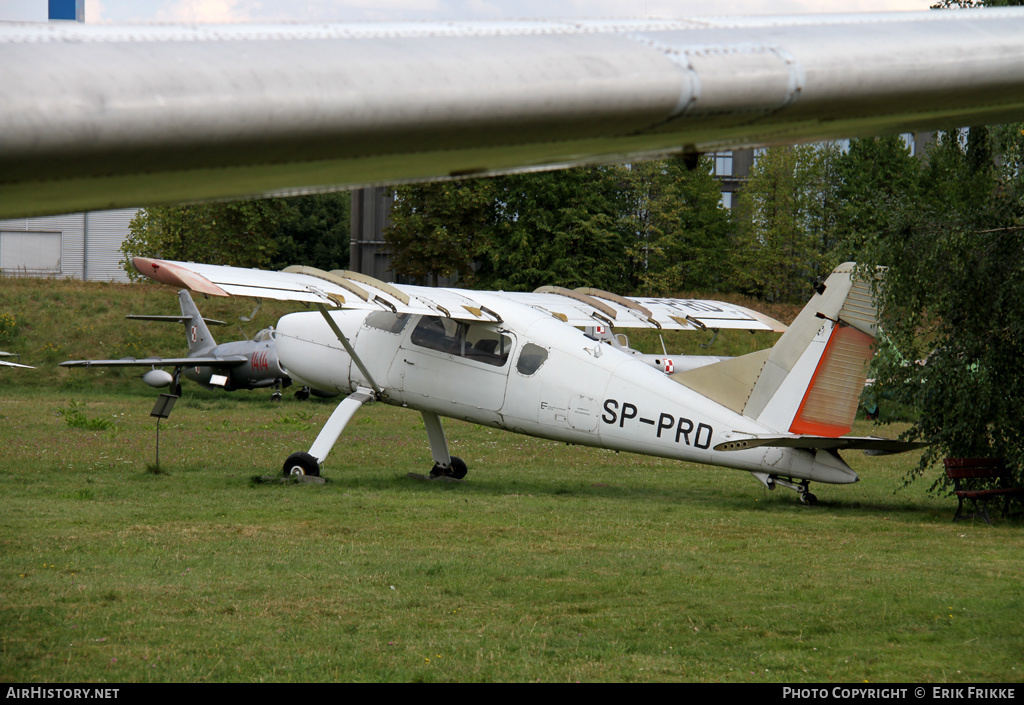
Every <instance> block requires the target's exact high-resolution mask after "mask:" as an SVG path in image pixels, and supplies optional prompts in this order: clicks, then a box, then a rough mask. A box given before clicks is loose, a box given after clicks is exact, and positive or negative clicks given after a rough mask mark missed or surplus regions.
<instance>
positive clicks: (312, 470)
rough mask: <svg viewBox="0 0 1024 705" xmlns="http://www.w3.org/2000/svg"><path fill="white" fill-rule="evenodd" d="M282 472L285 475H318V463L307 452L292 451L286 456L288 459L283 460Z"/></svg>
mask: <svg viewBox="0 0 1024 705" xmlns="http://www.w3.org/2000/svg"><path fill="white" fill-rule="evenodd" d="M283 474H284V476H285V477H289V476H291V475H309V476H310V477H320V463H318V462H317V461H316V458H314V457H313V456H312V455H310V454H309V453H303V452H299V453H292V454H291V455H289V456H288V460H286V461H284V472H283Z"/></svg>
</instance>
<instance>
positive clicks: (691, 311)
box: [132, 257, 786, 332]
mask: <svg viewBox="0 0 1024 705" xmlns="http://www.w3.org/2000/svg"><path fill="white" fill-rule="evenodd" d="M132 262H133V264H134V266H135V268H136V269H137V270H138V271H139V272H140V273H141V274H143V275H145V276H147V277H150V278H152V279H156V280H157V281H159V282H162V283H164V284H168V285H170V286H175V287H186V288H188V289H191V290H192V291H196V292H199V293H203V294H207V295H210V296H249V297H255V298H266V299H276V300H280V301H297V302H302V303H307V304H321V305H324V306H330V307H343V308H353V309H364V310H371V311H392V312H395V313H409V314H419V315H426V316H444V317H446V318H455V319H458V320H463V321H471V322H486V323H500V322H501V321H502V320H503V316H502V312H501V309H502V303H503V302H505V301H507V302H509V303H512V304H515V305H524V306H530V307H532V308H535V309H539V310H541V311H545V312H547V313H548V314H550V315H551V316H553V317H555V318H558V319H559V320H561V321H564V322H565V323H568V324H569V325H572V326H599V325H606V326H609V327H613V328H664V329H667V330H696V329H700V330H703V329H705V328H734V329H740V330H760V331H775V332H782V331H784V330H785V329H786V326H784V325H783V324H782V323H780V322H779V321H776V320H774V319H772V318H769V317H768V316H765V315H763V314H760V313H758V312H756V311H752V310H750V309H747V308H744V307H742V306H738V305H735V304H728V303H722V302H720V301H703V300H696V299H653V298H627V297H622V296H617V295H615V294H612V293H610V292H606V291H600V290H598V289H562V288H559V287H542V288H541V289H538V290H537V291H535V292H533V293H515V292H503V291H499V292H493V291H489V292H474V291H469V290H464V289H446V288H434V287H423V286H410V285H407V284H388V283H386V282H382V281H380V280H378V279H374V278H373V277H369V276H367V275H364V274H358V273H355V272H348V271H342V270H335V271H332V272H324V271H322V270H319V269H315V268H313V267H289V268H287V269H286V270H284V271H281V272H273V271H267V270H262V269H244V268H241V267H224V266H220V265H212V264H197V263H195V262H171V261H167V260H157V259H150V258H146V257H136V258H135V259H134V260H133V261H132ZM478 299H479V300H478ZM483 301H486V302H487V303H486V304H485V303H483Z"/></svg>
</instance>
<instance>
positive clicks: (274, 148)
mask: <svg viewBox="0 0 1024 705" xmlns="http://www.w3.org/2000/svg"><path fill="white" fill-rule="evenodd" d="M1022 36H1024V9H1022V8H988V9H983V10H970V11H946V12H925V13H891V14H882V15H832V16H828V15H813V16H806V17H789V18H786V17H767V18H746V19H739V18H719V19H700V20H693V21H663V22H658V21H648V20H637V21H623V22H597V21H584V22H561V23H559V22H532V23H524V22H519V23H477V24H444V25H436V24H422V25H420V24H404V25H395V24H383V25H372V24H370V25H315V26H312V25H311V26H305V25H287V26H261V25H246V26H219V25H218V26H207V27H202V26H189V27H140V26H128V27H118V26H104V25H97V26H91V25H70V26H56V25H50V24H47V25H34V24H13V23H4V24H0V76H2V83H0V85H2V86H3V90H2V94H0V218H6V217H12V216H19V215H33V214H41V213H53V212H68V211H74V210H89V209H97V208H114V207H120V206H138V205H146V204H152V203H157V202H179V201H185V200H198V199H212V198H229V197H243V196H251V195H260V194H268V193H274V192H284V191H288V190H293V189H318V188H319V189H328V188H336V187H341V186H357V185H370V184H382V183H396V182H401V181H403V180H424V179H435V178H451V177H459V176H466V175H478V174H488V173H500V172H503V171H511V170H516V169H537V168H551V167H557V166H565V165H570V164H582V163H592V162H597V161H610V160H623V159H626V158H632V157H635V156H656V155H663V154H669V153H694V152H704V151H711V150H716V149H728V148H733V147H741V146H753V145H766V144H779V143H788V142H796V141H812V140H819V139H826V138H834V137H850V136H857V135H874V134H881V133H886V132H890V133H891V132H897V131H911V130H919V129H931V128H935V127H940V126H947V127H955V126H962V125H969V124H979V123H991V122H1000V121H1007V120H1010V119H1021V117H1022V115H1024V42H1022V41H1021V37H1022Z"/></svg>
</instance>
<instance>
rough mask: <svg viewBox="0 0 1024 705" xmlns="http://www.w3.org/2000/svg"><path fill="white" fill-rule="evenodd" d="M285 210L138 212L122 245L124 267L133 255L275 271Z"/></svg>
mask: <svg viewBox="0 0 1024 705" xmlns="http://www.w3.org/2000/svg"><path fill="white" fill-rule="evenodd" d="M283 212H284V206H283V204H282V203H281V201H280V200H279V199H278V200H264V201H238V202H234V203H202V204H196V205H187V206H155V207H152V208H146V209H144V210H141V211H139V212H138V214H137V215H136V216H135V218H134V219H132V222H131V223H130V224H129V227H128V237H127V238H125V240H124V242H123V243H122V244H121V252H122V253H123V254H124V260H123V261H122V264H123V265H124V267H125V270H126V271H127V272H128V273H129V275H133V274H134V268H133V267H132V266H131V258H132V257H140V256H141V257H158V258H161V259H171V260H183V261H193V262H209V263H211V264H229V265H233V266H236V267H269V266H270V263H271V262H272V261H273V258H274V256H275V255H276V254H277V251H278V248H279V244H278V243H277V242H276V241H275V239H274V233H275V232H276V230H277V225H278V223H279V221H280V219H281V217H282V215H283Z"/></svg>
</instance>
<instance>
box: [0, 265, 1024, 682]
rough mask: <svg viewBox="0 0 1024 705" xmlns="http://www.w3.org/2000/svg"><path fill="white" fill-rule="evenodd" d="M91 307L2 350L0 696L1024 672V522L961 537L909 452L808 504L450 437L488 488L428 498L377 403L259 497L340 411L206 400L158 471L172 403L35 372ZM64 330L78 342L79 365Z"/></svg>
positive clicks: (703, 478) (975, 676)
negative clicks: (273, 686)
mask: <svg viewBox="0 0 1024 705" xmlns="http://www.w3.org/2000/svg"><path fill="white" fill-rule="evenodd" d="M78 286H83V285H82V284H81V283H78ZM88 291H89V292H91V289H89V290H88ZM148 291H150V290H147V292H148ZM152 291H155V292H159V293H153V294H149V293H147V296H150V295H152V296H158V297H163V298H166V299H170V300H171V308H172V309H173V305H174V301H173V300H174V296H173V292H169V290H167V289H163V290H159V289H153V290H152ZM17 292H21V293H20V294H19V293H17ZM16 294H17V295H18V296H22V297H24V299H25V300H26V301H28V300H30V299H31V296H32V294H30V293H26V291H21V290H20V289H18V290H17V291H16ZM10 296H15V294H10ZM79 298H80V299H81V301H76V302H75V303H74V304H72V303H70V302H67V301H59V302H58V301H56V300H53V301H51V304H52V306H53V307H55V308H57V309H58V310H57V311H56V312H55V315H54V317H53V320H52V321H43V320H41V319H42V318H43V315H42V314H40V313H38V312H35V311H34V310H33V309H29V308H22V309H21V310H22V312H23V313H22V315H23V316H24V319H23V321H22V323H21V327H20V330H18V331H15V335H13V336H11V337H9V338H8V339H7V340H6V341H0V348H3V349H8V350H13V351H16V352H22V354H23V359H22V361H23V362H26V363H28V364H38V365H40V367H41V370H39V371H25V370H0V384H2V385H3V386H2V387H0V458H2V459H3V462H2V463H0V493H2V494H0V496H2V500H0V502H2V505H0V506H2V507H3V511H2V512H0V681H2V682H14V683H40V682H83V681H101V682H149V681H156V682H160V681H170V682H183V681H184V682H222V681H274V682H278V681H403V682H407V681H534V680H541V681H545V682H560V681H569V682H572V681H590V682H593V681H722V682H750V681H755V682H785V683H810V682H815V683H820V682H830V681H831V682H846V683H850V682H863V681H870V682H920V683H931V682H968V681H969V682H974V683H977V682H981V681H988V682H1019V681H1020V680H1021V674H1022V673H1024V624H1022V622H1021V619H1020V615H1021V613H1022V608H1024V587H1022V586H1024V531H1022V523H1021V521H1020V520H997V521H996V522H995V524H994V525H993V526H987V525H985V524H984V523H978V522H961V523H957V524H954V523H953V522H952V516H953V512H954V509H955V500H952V499H950V498H949V497H935V496H931V495H929V494H928V492H927V488H928V486H929V485H930V484H931V480H930V479H928V478H926V479H923V480H920V481H918V482H917V483H915V484H913V485H911V486H910V487H909V488H902V484H903V477H904V474H905V473H906V471H907V470H908V469H909V468H910V467H911V466H912V465H913V464H914V463H915V461H916V458H915V456H914V454H907V455H903V456H889V457H869V456H865V455H862V454H860V453H849V454H848V455H847V459H848V461H849V462H850V464H851V465H852V466H853V467H854V468H855V469H856V470H857V471H858V473H860V475H861V478H862V480H861V482H860V483H858V484H856V485H851V486H828V485H820V484H818V485H814V486H813V489H814V492H815V493H816V494H817V496H818V499H819V504H818V506H815V507H805V506H802V505H800V504H799V503H798V501H797V499H796V495H795V493H793V492H790V491H788V490H785V489H779V490H776V491H775V492H768V491H767V490H765V489H764V488H763V487H762V486H761V485H760V484H758V483H757V482H756V481H754V480H753V479H752V478H751V477H750V475H749V474H747V473H743V472H739V471H734V470H722V469H717V468H710V467H705V466H697V465H691V464H687V463H679V462H672V461H667V460H661V459H657V458H646V457H640V456H631V455H626V454H621V455H620V454H616V453H613V452H607V451H599V450H593V449H586V448H579V447H571V446H566V445H562V444H558V443H554V442H550V441H544V440H538V439H533V438H527V437H523V436H516V435H512V434H507V433H502V432H500V431H495V430H493V429H487V428H483V427H476V426H472V425H469V424H465V423H461V422H454V421H446V432H447V434H448V438H449V441H450V444H451V447H452V452H453V453H454V454H456V455H459V456H461V457H462V458H464V459H465V460H466V461H467V464H468V465H469V469H470V473H469V475H468V477H467V481H466V482H464V483H439V482H419V481H416V480H412V479H409V478H407V477H406V474H407V473H410V472H415V473H425V472H426V471H427V470H428V469H429V466H430V464H431V459H430V451H429V447H428V445H427V442H426V432H425V430H424V429H423V424H422V421H421V420H420V417H419V415H418V414H417V413H415V412H411V411H408V410H402V409H395V408H392V407H387V406H384V405H381V404H376V405H373V406H370V407H368V408H365V409H363V410H361V411H360V412H359V414H358V415H357V416H356V417H355V419H353V421H352V423H351V424H350V425H349V427H348V428H347V429H346V431H345V433H344V434H343V436H342V438H341V440H340V441H339V442H338V444H337V445H336V446H335V448H334V451H333V453H332V455H331V457H330V458H329V459H328V461H327V464H326V467H325V471H324V474H325V476H326V477H327V478H328V482H327V483H326V484H324V485H307V484H280V483H276V482H273V483H267V482H257V481H254V478H258V477H259V476H263V475H276V474H277V473H278V472H279V471H280V467H281V463H282V462H283V460H284V458H285V457H286V456H287V455H288V454H289V453H291V452H292V451H295V450H305V449H308V447H309V445H310V443H311V442H312V440H313V438H314V437H315V436H316V433H317V431H318V429H319V427H320V425H321V424H322V423H323V422H324V421H325V420H326V418H327V417H328V416H329V414H330V412H331V411H332V409H333V403H331V402H325V401H321V400H311V401H308V402H298V401H296V400H294V399H293V398H291V397H290V396H288V395H286V396H285V399H284V400H283V401H282V402H280V403H276V404H275V403H272V402H270V401H269V394H267V393H266V392H238V393H234V394H217V393H213V392H205V391H201V390H198V389H197V388H196V386H195V385H189V386H186V388H185V397H184V398H182V399H181V400H180V401H179V402H178V405H177V406H176V407H175V409H174V413H173V414H172V416H171V418H170V419H168V420H166V421H164V422H162V423H161V427H160V430H161V435H160V441H161V447H160V456H161V464H160V472H155V471H154V470H155V468H154V467H153V466H154V450H155V447H154V446H155V431H156V423H155V419H153V418H151V417H150V416H149V411H150V409H151V407H152V405H153V402H154V398H155V395H156V393H155V391H154V390H150V389H148V388H146V387H143V386H142V385H141V384H139V383H138V381H133V380H131V379H130V377H129V376H125V377H123V378H119V377H116V376H110V375H109V373H102V375H108V376H100V375H99V374H97V373H92V372H85V371H80V372H83V373H85V374H86V376H85V377H76V376H73V375H72V374H70V373H69V371H67V370H54V369H53V368H52V367H51V366H49V365H47V364H46V363H45V362H43V361H42V360H39V359H29V354H30V353H33V352H34V351H35V350H36V349H40V348H41V347H42V345H41V344H40V343H39V342H37V339H35V338H31V337H30V335H34V333H33V332H32V331H39V330H43V329H44V328H45V327H46V326H61V325H63V326H65V327H70V326H75V325H79V326H81V325H85V322H83V320H82V319H80V318H79V319H77V320H76V319H75V315H76V314H74V310H72V306H92V305H94V304H93V303H92V302H90V301H86V299H88V298H89V297H87V296H84V295H82V296H80V297H79ZM40 299H41V300H42V301H43V302H45V301H48V300H49V299H47V298H46V294H45V292H44V293H43V294H41V295H40ZM154 301H155V300H154ZM142 303H146V301H142ZM3 304H4V300H3V299H2V298H0V313H3V312H4V306H3ZM19 305H21V306H25V307H27V306H28V304H27V303H22V304H19ZM61 307H64V308H61ZM247 307H249V306H248V304H242V305H240V306H239V308H247ZM108 308H109V309H110V310H111V312H112V314H113V313H114V312H116V313H117V316H116V317H115V318H119V316H120V315H121V314H123V313H124V312H135V313H162V312H167V313H174V312H175V311H173V310H170V311H161V310H152V309H150V308H146V309H145V310H140V307H137V306H135V305H133V306H132V308H131V309H129V311H124V310H123V309H124V305H123V302H122V303H121V304H120V305H118V303H117V302H116V301H115V302H113V303H111V304H109V305H108ZM249 308H250V310H251V307H249ZM25 311H28V312H27V313H25ZM204 312H205V311H204ZM248 312H249V311H248V310H246V311H244V313H248ZM219 315H226V314H219ZM95 318H96V320H95V321H94V322H93V324H94V325H108V324H106V323H103V322H102V321H103V320H105V317H104V314H100V313H97V314H96V316H95ZM265 324H266V323H264V325H265ZM109 325H110V327H111V331H113V330H114V328H116V323H115V324H109ZM132 325H134V324H132ZM121 326H122V327H124V325H123V321H122V323H121ZM168 329H169V330H168V333H167V335H169V336H170V337H169V338H168V342H167V343H161V344H167V345H177V346H179V347H175V348H173V349H172V350H168V351H167V352H178V351H179V350H180V346H181V345H182V342H181V341H180V340H178V339H177V338H178V336H179V335H180V330H178V329H177V327H176V326H171V327H168ZM104 330H106V329H104ZM106 335H111V336H113V335H114V332H110V333H107V332H103V333H100V334H98V336H97V337H99V336H106ZM69 336H70V334H69ZM69 336H65V337H64V338H61V339H60V340H59V341H57V342H59V343H60V344H61V345H64V346H66V348H65V352H69V353H70V354H68V355H67V357H73V356H79V354H80V353H79V352H78V349H79V348H81V347H84V346H85V341H83V340H82V339H81V337H79V338H78V339H75V338H72V337H69ZM227 337H230V336H227ZM90 344H92V343H91V342H90ZM91 350H92V349H90V351H89V352H85V353H84V354H81V356H83V357H86V356H91V355H92V354H94V353H93V352H91ZM151 352H160V351H159V350H147V351H144V354H149V353H151ZM723 354H724V353H723ZM61 359H65V358H61ZM21 373H30V374H26V375H24V376H19V375H21ZM47 375H50V376H51V377H50V379H51V382H52V383H51V384H47V383H46V376H47ZM83 379H84V380H85V381H82V380H83ZM899 430H900V429H899V428H898V427H897V428H885V429H877V428H875V427H873V426H871V425H869V424H868V423H867V422H858V425H857V426H856V427H855V428H854V433H859V434H869V433H876V434H877V433H884V434H886V435H895V433H898V431H899Z"/></svg>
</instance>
